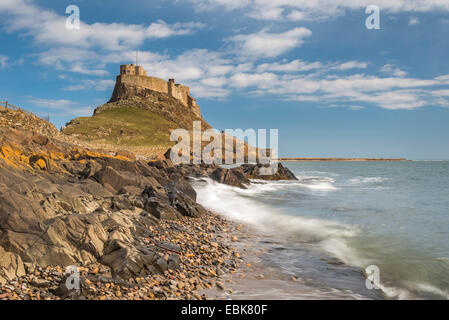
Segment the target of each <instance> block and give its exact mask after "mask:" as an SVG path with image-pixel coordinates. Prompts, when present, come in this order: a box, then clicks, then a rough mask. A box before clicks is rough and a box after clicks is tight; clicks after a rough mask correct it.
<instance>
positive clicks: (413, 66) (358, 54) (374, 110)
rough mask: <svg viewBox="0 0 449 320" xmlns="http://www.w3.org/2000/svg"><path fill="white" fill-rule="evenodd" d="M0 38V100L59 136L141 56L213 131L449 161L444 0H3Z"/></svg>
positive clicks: (310, 151) (316, 148)
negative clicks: (69, 24)
mask: <svg viewBox="0 0 449 320" xmlns="http://www.w3.org/2000/svg"><path fill="white" fill-rule="evenodd" d="M371 4H376V5H378V7H379V8H380V27H381V28H380V30H368V29H367V28H366V27H365V20H366V18H367V17H368V14H366V13H365V9H366V7H367V5H371ZM68 5H77V6H78V7H79V8H80V13H81V26H80V29H79V30H68V29H67V28H66V17H67V15H66V14H65V10H66V7H67V6H68ZM0 30H1V31H0V41H1V43H2V45H1V47H0V100H2V101H3V100H8V101H10V102H11V103H13V104H15V105H19V106H22V107H23V108H25V109H28V110H31V111H33V112H35V113H37V114H39V115H41V116H46V115H50V119H51V121H52V122H54V123H55V125H57V126H58V127H60V126H62V125H64V124H65V123H66V122H68V121H69V120H70V119H72V118H74V117H77V116H86V115H90V114H91V112H92V110H93V109H94V108H95V107H97V106H99V105H101V104H103V103H105V102H106V101H107V100H108V99H109V98H110V96H111V94H112V89H113V85H114V80H115V76H116V75H117V73H118V71H119V65H120V64H125V63H132V62H134V59H135V51H136V50H137V49H138V50H139V62H140V63H139V64H142V65H143V66H144V67H145V68H146V69H147V71H148V73H149V74H150V75H153V76H158V77H161V78H164V79H168V78H172V77H174V78H175V79H176V80H177V82H180V83H183V84H186V85H189V86H190V87H191V91H192V93H193V95H194V96H195V97H196V98H197V100H198V104H199V105H200V106H201V108H202V112H203V116H204V117H205V118H206V120H208V121H209V122H210V123H211V124H212V125H213V126H214V127H216V128H219V129H224V128H243V129H246V128H256V129H257V128H267V129H270V128H276V129H279V153H280V155H281V156H305V157H307V156H341V157H356V156H360V157H407V158H410V159H449V126H448V124H449V109H448V107H449V58H448V52H449V40H448V31H449V1H447V2H445V1H440V0H414V1H411V0H397V1H390V0H377V1H372V0H370V1H367V0H353V1H348V0H332V1H331V0H317V1H306V0H278V1H276V0H238V1H235V0H152V1H147V0H127V1H126V2H125V1H116V0H110V1H108V2H105V1H97V0H89V1H87V0H84V1H75V0H71V1H65V0H57V1H55V0H41V1H39V0H34V1H33V0H1V1H0Z"/></svg>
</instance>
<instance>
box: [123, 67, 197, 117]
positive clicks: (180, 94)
mask: <svg viewBox="0 0 449 320" xmlns="http://www.w3.org/2000/svg"><path fill="white" fill-rule="evenodd" d="M120 83H124V84H129V85H132V86H136V87H140V88H144V89H149V90H153V91H157V92H160V93H165V94H167V95H169V96H170V97H173V98H175V99H177V100H179V101H180V102H181V103H182V104H184V105H185V106H186V107H189V108H192V109H194V111H195V112H196V113H199V108H200V107H199V106H198V105H197V104H196V100H195V98H193V97H192V96H191V95H190V88H189V87H187V86H183V85H181V84H176V83H175V80H174V79H170V80H169V81H165V80H163V79H160V78H156V77H149V76H147V72H146V71H145V69H143V68H142V67H140V66H135V65H134V64H130V65H121V66H120V75H118V76H117V82H116V85H117V84H120Z"/></svg>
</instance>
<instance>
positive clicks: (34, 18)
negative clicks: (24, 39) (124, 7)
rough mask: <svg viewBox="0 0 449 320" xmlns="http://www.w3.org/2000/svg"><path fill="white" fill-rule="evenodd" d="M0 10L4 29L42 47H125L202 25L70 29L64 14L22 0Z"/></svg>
mask: <svg viewBox="0 0 449 320" xmlns="http://www.w3.org/2000/svg"><path fill="white" fill-rule="evenodd" d="M0 13H3V14H6V19H4V28H5V30H6V31H7V32H22V33H23V34H24V35H25V36H28V37H32V38H33V40H34V41H35V42H36V43H39V44H42V45H45V46H52V45H53V46H54V45H60V46H73V47H78V48H101V49H104V50H124V49H129V48H134V47H136V46H140V45H141V44H142V43H143V42H144V41H145V40H149V39H158V38H167V37H171V36H177V35H186V34H191V33H194V32H195V31H196V30H198V29H200V28H203V27H204V25H203V24H201V23H196V22H187V23H175V24H167V23H166V22H164V21H162V20H159V21H157V22H153V23H151V24H150V25H149V26H144V25H133V24H124V23H93V24H87V23H84V22H81V25H80V29H79V30H69V29H67V28H66V26H65V24H66V17H65V16H62V15H58V14H56V13H54V12H53V11H49V10H45V9H42V8H40V7H38V6H36V5H34V4H33V3H32V2H31V1H25V0H16V1H12V0H5V1H2V3H1V4H0Z"/></svg>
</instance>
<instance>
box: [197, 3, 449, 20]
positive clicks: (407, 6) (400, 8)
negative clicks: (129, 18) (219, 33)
mask: <svg viewBox="0 0 449 320" xmlns="http://www.w3.org/2000/svg"><path fill="white" fill-rule="evenodd" d="M190 1H191V2H193V3H194V4H195V5H196V6H197V8H201V9H214V8H217V7H224V8H226V9H227V10H232V9H242V8H245V9H246V10H247V11H249V15H250V16H251V17H253V18H258V19H267V18H269V17H270V16H271V17H273V20H278V21H279V20H282V19H286V20H295V19H294V18H296V19H297V20H296V21H298V20H306V19H307V20H317V19H325V18H332V17H337V16H341V15H343V14H344V13H345V12H346V11H347V10H363V9H365V8H366V7H367V6H368V5H371V4H373V1H372V0H351V1H349V0H314V1H311V0H275V1H274V0H244V1H238V0H190ZM375 4H376V5H377V6H379V7H380V8H381V9H382V10H385V11H386V12H388V13H398V12H440V11H445V12H448V11H449V2H448V1H445V0H394V1H392V0H377V1H376V2H375ZM260 12H262V13H263V12H269V13H270V14H268V15H264V14H262V15H261V14H259V15H258V14H257V13H260ZM279 12H282V13H283V15H282V16H279ZM273 13H276V14H273ZM292 18H293V19H292Z"/></svg>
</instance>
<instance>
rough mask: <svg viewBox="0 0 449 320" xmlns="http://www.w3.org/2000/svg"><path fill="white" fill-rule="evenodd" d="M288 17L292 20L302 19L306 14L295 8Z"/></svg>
mask: <svg viewBox="0 0 449 320" xmlns="http://www.w3.org/2000/svg"><path fill="white" fill-rule="evenodd" d="M287 19H288V20H291V21H301V20H305V19H306V14H305V13H304V12H302V11H299V10H293V11H291V12H290V13H289V14H288V15H287Z"/></svg>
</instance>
